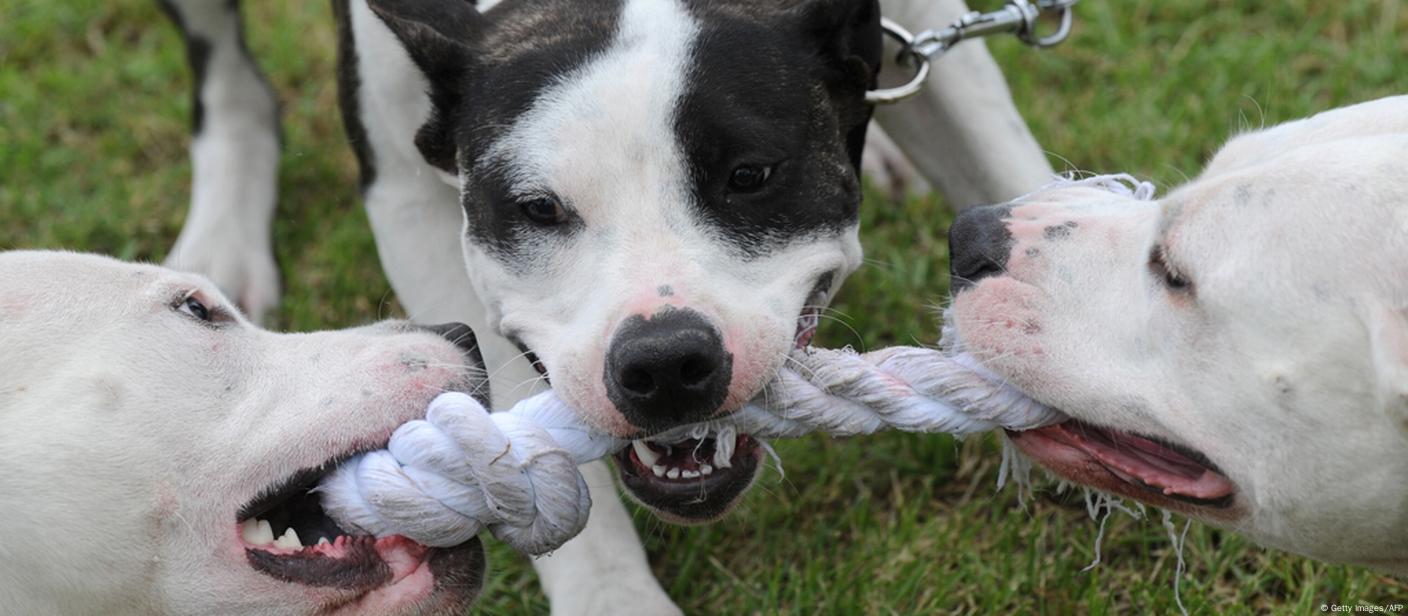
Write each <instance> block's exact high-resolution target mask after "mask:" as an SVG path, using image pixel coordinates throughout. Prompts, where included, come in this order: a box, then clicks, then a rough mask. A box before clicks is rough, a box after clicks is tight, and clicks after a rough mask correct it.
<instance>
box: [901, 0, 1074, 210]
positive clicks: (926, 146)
mask: <svg viewBox="0 0 1408 616" xmlns="http://www.w3.org/2000/svg"><path fill="white" fill-rule="evenodd" d="M880 4H881V6H882V8H883V10H884V13H885V15H886V16H887V17H889V18H890V19H893V20H895V21H896V22H899V23H900V24H903V25H904V26H905V27H907V28H909V29H911V30H912V31H915V32H918V31H920V30H925V29H928V28H936V27H941V26H944V25H946V24H948V23H950V22H952V21H954V20H955V19H957V18H958V17H959V16H960V15H962V14H963V13H965V12H967V11H968V8H967V6H965V5H964V3H963V2H962V1H961V0H881V3H880ZM885 70H886V71H887V72H897V73H905V72H906V71H907V70H909V69H907V68H906V67H899V66H894V65H893V64H892V65H890V66H887V68H886V69H885ZM875 118H876V120H877V121H878V122H879V123H880V125H881V126H882V127H883V128H884V129H885V131H886V133H887V134H888V135H889V136H890V137H891V138H893V139H894V141H895V142H896V143H897V144H898V145H899V147H900V149H902V150H904V152H905V154H906V155H907V156H908V157H909V159H910V160H911V161H913V163H914V165H915V166H916V167H918V169H919V171H920V172H921V173H923V174H924V176H925V177H926V178H928V180H929V182H930V183H931V184H933V185H934V186H936V187H938V188H939V190H941V191H942V192H943V193H944V196H945V197H947V198H948V200H949V202H951V203H953V204H954V205H955V206H956V207H959V208H962V207H966V206H969V205H974V204H980V203H997V202H1001V201H1006V200H1008V199H1011V198H1013V197H1017V196H1019V195H1022V194H1025V193H1027V192H1030V191H1032V190H1033V189H1035V188H1037V187H1039V186H1042V185H1043V184H1046V183H1047V182H1049V181H1051V174H1052V171H1051V164H1050V163H1049V162H1047V160H1046V156H1045V154H1043V153H1042V150H1041V147H1040V146H1038V145H1037V142H1036V139H1035V138H1033V137H1032V134H1031V131H1030V130H1028V129H1027V124H1026V122H1025V121H1023V120H1022V116H1021V115H1020V114H1019V113H1017V108H1016V107H1015V106H1014V105H1013V103H1012V93H1011V91H1009V90H1008V89H1007V82H1006V81H1005V80H1004V79H1003V76H1002V70H1001V68H999V67H998V65H997V62H995V61H994V60H993V58H992V55H991V54H989V53H988V50H987V47H986V46H985V45H984V44H983V42H982V41H964V42H963V43H960V44H959V45H956V46H955V47H954V48H953V49H952V50H950V51H948V52H947V53H945V54H944V55H943V56H942V57H940V58H939V59H938V60H936V61H935V62H934V64H933V71H932V72H931V73H930V75H929V81H928V83H927V85H926V86H925V87H924V90H923V91H921V92H920V93H919V95H918V96H915V97H914V98H912V99H909V100H907V101H904V102H902V103H899V104H895V105H885V106H881V107H879V108H878V109H876V112H875Z"/></svg>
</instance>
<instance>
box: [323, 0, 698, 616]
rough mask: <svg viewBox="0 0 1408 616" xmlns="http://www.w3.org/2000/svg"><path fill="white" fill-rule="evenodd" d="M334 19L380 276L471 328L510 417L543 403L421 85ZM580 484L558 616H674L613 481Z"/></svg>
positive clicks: (376, 40) (376, 38) (399, 61)
mask: <svg viewBox="0 0 1408 616" xmlns="http://www.w3.org/2000/svg"><path fill="white" fill-rule="evenodd" d="M333 8H334V12H336V13H337V18H338V29H339V33H338V36H339V43H338V44H339V48H340V49H339V64H340V66H339V70H338V89H339V95H340V96H341V99H342V101H341V102H342V111H343V121H344V122H345V123H346V124H347V133H348V136H349V138H350V139H352V140H353V148H354V149H355V150H357V158H358V161H359V163H360V165H361V172H362V179H363V181H364V182H365V183H366V184H365V187H364V188H365V190H364V195H363V196H364V200H365V202H366V207H367V215H368V218H369V219H370V221H371V225H372V231H373V234H374V235H375V237H376V243H377V251H378V252H379V254H380V256H381V263H382V267H383V268H384V269H385V270H386V275H387V278H388V279H390V281H391V286H392V287H393V288H394V289H395V290H396V296H397V298H398V299H399V300H400V301H401V304H402V305H403V306H404V307H405V308H406V311H407V312H408V313H409V314H410V316H411V318H412V319H414V320H416V321H420V322H422V323H437V322H445V321H461V322H463V323H465V324H467V325H469V326H470V327H472V328H474V331H475V333H476V334H477V336H478V339H479V344H480V347H481V349H480V350H481V352H482V353H483V355H484V362H485V366H487V367H488V370H489V374H490V389H491V393H492V395H493V403H494V406H495V407H496V408H508V407H509V406H510V405H512V404H513V403H515V402H517V401H518V400H521V399H523V398H525V397H527V396H529V395H530V394H532V393H535V392H536V391H538V390H539V388H541V385H540V384H539V383H540V379H539V377H538V373H537V371H536V370H534V369H533V367H532V365H531V364H529V362H528V361H527V360H526V359H524V358H523V356H522V354H521V353H520V352H519V350H518V348H517V347H515V346H514V345H513V344H512V343H510V342H509V341H508V340H506V339H505V338H503V337H502V336H499V335H497V334H496V333H494V332H493V331H492V330H491V329H490V328H489V327H488V323H487V320H486V314H485V310H484V305H483V303H482V302H481V301H480V300H479V297H478V296H477V295H476V294H475V293H474V290H473V288H472V287H471V286H470V281H469V276H468V274H466V273H465V265H464V257H463V254H462V252H461V247H460V234H461V232H462V229H463V227H464V214H463V212H462V211H461V210H460V206H459V196H458V194H457V191H456V189H455V188H454V187H453V186H451V185H450V183H447V182H446V181H444V180H443V179H441V175H440V172H438V171H437V170H435V169H433V168H431V167H430V165H429V164H427V163H426V162H425V160H424V159H423V158H422V157H421V155H420V153H419V152H418V151H417V149H416V147H415V144H414V143H413V139H414V137H415V134H416V131H417V130H418V129H419V128H420V126H421V125H422V124H423V123H424V122H425V119H426V117H427V115H428V114H429V113H430V102H429V100H428V99H427V98H426V96H425V92H426V88H425V84H424V82H423V81H421V79H423V78H422V77H421V76H420V72H419V71H418V70H417V69H416V68H415V67H414V66H413V65H412V64H411V60H410V58H409V57H408V56H407V55H406V52H405V49H404V48H403V47H401V45H400V44H399V43H398V42H397V41H396V40H395V37H394V35H393V34H392V33H391V31H390V30H388V29H387V28H386V27H385V25H383V24H382V22H381V20H380V19H378V18H376V17H375V16H374V15H372V13H371V11H370V10H369V9H368V8H367V6H366V3H365V2H362V1H361V0H350V1H348V0H338V1H336V2H334V3H333ZM354 43H355V44H354ZM353 51H355V53H353ZM361 58H374V59H375V62H368V63H363V62H361ZM582 472H583V474H584V475H585V476H586V478H587V485H588V486H590V488H591V496H592V510H591V517H590V518H589V519H588V521H587V527H586V529H585V530H583V531H582V534H581V535H578V536H577V538H576V539H573V540H572V541H569V542H568V543H567V544H566V545H564V546H563V547H562V548H561V549H559V550H558V551H557V552H555V553H554V554H553V555H552V556H550V557H546V558H541V559H537V560H535V561H534V566H535V567H536V568H537V570H538V573H539V575H540V577H541V578H542V583H543V588H544V590H545V592H546V594H547V595H548V600H549V601H550V602H551V604H552V610H553V613H554V614H608V613H612V614H614V613H619V612H622V611H625V612H629V613H632V614H677V613H679V609H678V608H676V607H675V605H674V603H673V602H672V601H670V598H669V596H667V595H666V594H665V591H664V590H663V589H662V588H661V587H660V583H659V582H658V581H656V579H655V575H654V573H653V572H652V571H651V570H650V563H649V562H648V561H647V560H646V555H645V550H644V549H643V548H642V547H641V543H640V538H639V537H637V535H636V532H635V527H634V526H633V525H632V523H631V517H630V514H629V512H627V511H626V508H625V507H624V506H622V504H621V500H620V498H621V497H620V495H619V494H617V492H616V486H615V483H614V481H613V479H612V477H611V475H612V472H611V471H610V469H609V468H608V467H607V466H606V464H605V463H603V462H594V463H591V464H587V465H585V466H583V467H582ZM623 608H624V609H623Z"/></svg>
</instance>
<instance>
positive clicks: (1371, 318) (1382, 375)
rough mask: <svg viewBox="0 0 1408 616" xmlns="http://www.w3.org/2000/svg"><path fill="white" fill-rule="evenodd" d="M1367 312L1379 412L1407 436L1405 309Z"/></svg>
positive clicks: (1375, 307) (1407, 313) (1407, 319)
mask: <svg viewBox="0 0 1408 616" xmlns="http://www.w3.org/2000/svg"><path fill="white" fill-rule="evenodd" d="M1368 310H1369V314H1368V318H1367V324H1368V329H1369V346H1370V349H1371V350H1372V353H1373V360H1374V372H1375V375H1376V376H1377V378H1378V391H1377V392H1375V393H1376V395H1377V397H1378V402H1379V408H1381V409H1383V410H1384V412H1386V413H1388V415H1389V418H1390V419H1392V420H1393V421H1394V422H1395V423H1396V424H1398V426H1399V427H1400V428H1401V429H1402V430H1403V431H1404V432H1408V308H1402V307H1397V308H1395V307H1390V306H1388V305H1384V304H1378V305H1373V306H1370V307H1369V309H1368Z"/></svg>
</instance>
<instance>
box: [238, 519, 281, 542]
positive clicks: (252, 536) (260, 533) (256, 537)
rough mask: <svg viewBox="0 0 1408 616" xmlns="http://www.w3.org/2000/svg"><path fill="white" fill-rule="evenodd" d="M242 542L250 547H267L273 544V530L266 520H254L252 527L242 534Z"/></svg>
mask: <svg viewBox="0 0 1408 616" xmlns="http://www.w3.org/2000/svg"><path fill="white" fill-rule="evenodd" d="M244 540H245V541H247V542H249V544H250V545H269V544H270V543H273V542H274V528H273V527H272V526H269V521H268V520H255V521H254V527H253V528H251V529H249V530H248V531H246V532H245V533H244Z"/></svg>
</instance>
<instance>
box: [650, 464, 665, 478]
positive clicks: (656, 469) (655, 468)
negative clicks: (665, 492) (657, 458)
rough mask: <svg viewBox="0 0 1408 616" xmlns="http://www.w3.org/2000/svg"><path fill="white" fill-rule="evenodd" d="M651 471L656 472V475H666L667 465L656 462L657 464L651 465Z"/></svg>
mask: <svg viewBox="0 0 1408 616" xmlns="http://www.w3.org/2000/svg"><path fill="white" fill-rule="evenodd" d="M650 472H652V473H655V476H656V477H664V476H665V467H663V466H660V465H659V464H656V465H655V466H652V467H650Z"/></svg>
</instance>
